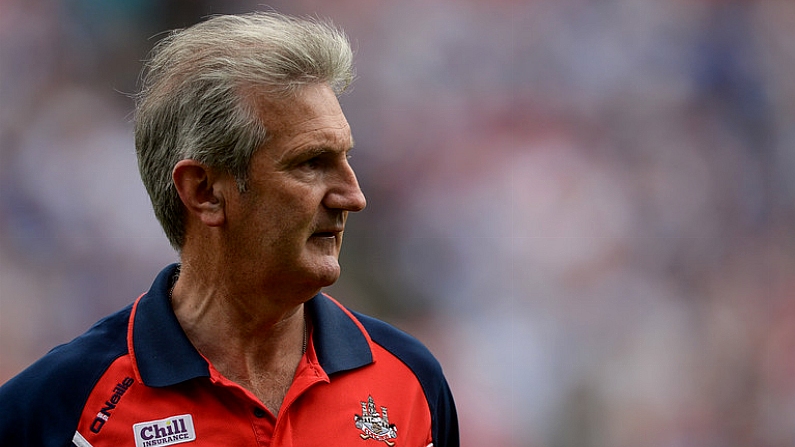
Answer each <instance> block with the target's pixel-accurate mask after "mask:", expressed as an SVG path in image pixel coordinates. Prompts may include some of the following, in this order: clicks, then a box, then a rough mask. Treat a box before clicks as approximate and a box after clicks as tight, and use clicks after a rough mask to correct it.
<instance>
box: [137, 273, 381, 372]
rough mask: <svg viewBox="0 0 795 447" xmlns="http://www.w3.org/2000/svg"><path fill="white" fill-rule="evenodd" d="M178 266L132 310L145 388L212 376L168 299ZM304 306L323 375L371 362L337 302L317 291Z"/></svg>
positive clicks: (360, 335)
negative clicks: (310, 323) (310, 324)
mask: <svg viewBox="0 0 795 447" xmlns="http://www.w3.org/2000/svg"><path fill="white" fill-rule="evenodd" d="M176 270H177V264H172V265H169V266H168V267H166V268H165V269H163V270H162V271H161V272H160V274H159V275H158V276H157V278H156V279H155V281H154V283H153V284H152V287H151V288H150V289H149V292H147V293H146V295H144V296H143V297H142V298H141V300H140V301H139V302H138V305H137V307H136V310H135V320H134V322H133V334H132V335H133V351H134V352H135V361H136V362H137V366H138V371H139V372H140V374H141V378H142V379H143V381H144V383H145V384H146V385H147V386H152V387H164V386H170V385H175V384H177V383H181V382H184V381H186V380H190V379H193V378H196V377H209V376H210V371H209V365H208V364H207V361H206V360H204V357H202V356H201V354H199V352H198V351H197V350H196V348H194V347H193V345H192V344H191V342H190V340H188V337H187V336H186V335H185V332H184V331H183V330H182V327H181V326H180V325H179V321H177V317H176V316H175V315H174V311H173V310H172V308H171V303H170V302H169V299H168V291H169V289H170V287H171V282H172V278H173V277H174V273H175V272H176ZM305 306H306V310H307V315H309V317H310V318H311V321H312V327H313V333H312V342H313V343H314V347H315V351H316V352H317V357H318V361H319V362H320V366H321V367H322V368H323V370H324V371H325V372H326V374H328V375H329V376H331V375H332V374H334V373H337V372H340V371H347V370H351V369H355V368H359V367H361V366H364V365H368V364H370V363H372V361H373V354H372V351H371V350H370V344H369V343H368V341H367V337H365V335H364V334H363V333H362V330H361V329H359V326H357V325H356V323H355V322H354V321H353V320H351V318H350V317H349V316H348V314H346V313H345V312H344V311H343V310H342V309H340V307H339V306H337V304H336V303H334V302H333V301H332V300H330V299H329V298H328V297H326V296H325V295H323V294H322V293H319V294H317V295H316V296H315V297H314V298H312V299H311V300H309V301H308V302H307V303H306V305H305Z"/></svg>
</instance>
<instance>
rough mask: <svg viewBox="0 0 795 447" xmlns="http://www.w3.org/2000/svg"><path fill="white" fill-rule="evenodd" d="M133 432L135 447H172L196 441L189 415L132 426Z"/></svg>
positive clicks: (191, 419)
mask: <svg viewBox="0 0 795 447" xmlns="http://www.w3.org/2000/svg"><path fill="white" fill-rule="evenodd" d="M133 432H135V445H136V446H137V447H151V446H164V445H174V444H179V443H182V442H189V441H195V440H196V430H194V429H193V417H192V416H191V415H189V414H183V415H180V416H171V417H167V418H165V419H160V420H157V421H149V422H141V423H140V424H135V425H133Z"/></svg>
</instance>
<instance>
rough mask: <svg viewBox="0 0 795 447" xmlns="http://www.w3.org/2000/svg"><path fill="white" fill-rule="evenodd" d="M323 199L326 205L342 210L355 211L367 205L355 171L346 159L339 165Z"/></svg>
mask: <svg viewBox="0 0 795 447" xmlns="http://www.w3.org/2000/svg"><path fill="white" fill-rule="evenodd" d="M324 201H325V205H326V207H328V208H330V209H339V210H343V211H352V212H357V211H361V210H363V209H364V208H365V207H366V206H367V199H366V198H365V197H364V193H363V192H362V189H361V188H360V187H359V181H358V180H357V179H356V173H355V172H354V171H353V168H352V167H351V165H350V164H348V162H347V160H346V161H345V163H344V166H341V167H340V170H339V172H338V174H337V175H336V176H335V179H334V182H333V184H332V185H331V187H330V190H329V192H328V194H326V198H325V200H324Z"/></svg>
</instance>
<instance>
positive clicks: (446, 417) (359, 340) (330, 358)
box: [0, 265, 458, 447]
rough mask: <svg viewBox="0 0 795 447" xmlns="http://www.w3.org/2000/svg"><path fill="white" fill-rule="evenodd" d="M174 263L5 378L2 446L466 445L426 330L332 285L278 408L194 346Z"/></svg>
mask: <svg viewBox="0 0 795 447" xmlns="http://www.w3.org/2000/svg"><path fill="white" fill-rule="evenodd" d="M175 269H176V266H175V265H172V266H169V267H168V268H166V269H165V270H164V271H163V272H161V274H160V275H159V276H158V278H157V279H156V280H155V282H154V284H153V285H152V288H151V289H150V291H149V292H148V293H146V294H144V295H143V296H141V297H140V298H139V299H138V300H137V301H136V302H135V303H134V304H133V305H131V306H128V307H127V308H126V309H124V310H122V311H120V312H118V313H116V314H114V315H112V316H110V317H108V318H106V319H104V320H102V321H100V322H99V323H97V324H96V325H94V326H93V327H92V328H91V329H90V330H89V331H87V332H86V333H85V334H83V335H82V336H80V337H78V338H77V339H75V340H73V341H72V342H70V343H68V344H66V345H63V346H60V347H58V348H56V349H54V350H53V351H51V352H50V353H49V354H47V355H46V356H45V357H44V358H42V359H41V360H39V361H38V362H37V363H35V364H34V365H32V366H31V367H29V368H28V369H27V370H25V371H23V372H22V373H21V374H20V375H19V376H17V377H15V378H14V379H12V380H10V381H9V382H8V383H7V384H5V385H4V386H3V387H1V388H0V445H42V446H50V445H52V446H66V445H76V446H78V447H89V446H94V447H104V446H114V447H122V446H129V447H133V446H136V447H151V446H169V445H180V446H183V445H184V447H201V446H221V445H229V446H285V447H287V446H291V447H292V446H294V447H299V446H306V447H310V446H321V445H322V446H326V447H333V446H345V447H351V446H354V447H355V446H361V447H370V446H372V447H376V446H379V445H384V444H385V445H388V446H393V445H395V446H411V447H426V446H429V445H433V446H436V447H446V446H458V428H457V421H456V415H455V406H454V403H453V400H452V396H451V394H450V391H449V388H448V386H447V383H446V381H445V379H444V376H443V375H442V372H441V368H440V366H439V364H438V362H437V361H436V360H435V359H434V358H433V357H432V355H431V354H430V352H428V350H427V349H426V348H425V347H424V346H422V345H421V344H420V343H419V342H418V341H417V340H415V339H414V338H412V337H410V336H408V335H406V334H405V333H403V332H400V331H398V330H397V329H395V328H393V327H391V326H389V325H387V324H386V323H383V322H380V321H378V320H375V319H372V318H369V317H365V316H362V315H358V314H355V313H353V312H350V311H349V310H347V309H345V308H344V307H343V306H342V305H340V304H339V303H338V302H336V301H334V300H333V299H331V298H329V297H328V296H326V295H323V294H319V295H318V296H316V297H315V298H313V299H312V300H310V301H309V302H307V304H306V309H307V315H309V317H310V319H311V327H312V333H311V337H309V342H308V344H307V351H306V353H305V355H304V357H303V358H302V359H301V362H300V364H299V366H298V369H297V370H296V374H295V378H294V380H293V383H292V385H291V387H290V389H289V391H288V392H287V395H286V396H285V399H284V402H283V403H282V407H281V409H280V411H279V414H278V415H274V414H272V413H271V412H270V411H269V410H268V409H267V408H265V407H264V406H263V405H262V403H261V402H260V401H259V399H257V398H256V397H255V396H254V395H253V394H252V393H250V392H249V391H247V390H245V389H244V388H242V387H240V386H239V385H237V384H236V383H234V382H232V381H230V380H228V379H227V378H225V377H224V376H222V375H221V374H220V373H219V372H218V371H217V370H216V369H215V368H214V367H213V366H212V365H211V364H210V363H209V362H208V361H207V360H206V359H205V358H204V357H203V356H202V355H201V354H199V352H198V351H196V349H195V348H194V347H193V345H192V344H191V343H190V341H189V340H188V338H187V337H186V336H185V333H184V332H183V331H182V328H181V327H180V325H179V323H178V321H177V319H176V317H175V315H174V313H173V311H172V309H171V306H170V303H169V301H168V297H167V291H168V290H169V285H170V280H171V278H172V277H173V274H174V272H175Z"/></svg>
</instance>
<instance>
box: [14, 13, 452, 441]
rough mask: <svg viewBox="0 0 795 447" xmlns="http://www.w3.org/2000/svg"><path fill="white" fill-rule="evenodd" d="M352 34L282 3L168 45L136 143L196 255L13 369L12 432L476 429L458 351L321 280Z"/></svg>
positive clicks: (411, 433)
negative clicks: (348, 301) (459, 398)
mask: <svg viewBox="0 0 795 447" xmlns="http://www.w3.org/2000/svg"><path fill="white" fill-rule="evenodd" d="M351 60H352V55H351V50H350V47H349V44H348V42H347V40H346V38H345V37H344V35H343V34H342V33H341V32H339V31H338V30H336V29H335V28H333V27H331V26H328V25H326V24H323V23H320V22H317V21H307V20H300V19H295V18H290V17H285V16H281V15H278V14H275V13H268V14H263V13H258V14H250V15H245V16H220V17H215V18H212V19H210V20H207V21H205V22H203V23H200V24H198V25H195V26H194V27H191V28H188V29H186V30H182V31H179V32H176V33H173V34H172V35H170V36H169V37H167V38H166V39H165V40H164V41H163V42H161V43H160V44H158V46H157V47H156V48H155V51H154V52H153V57H152V59H151V60H150V62H149V64H148V69H147V71H146V73H145V76H144V77H143V89H142V92H141V95H140V97H139V98H138V99H139V101H138V109H137V114H136V123H135V127H136V129H135V132H136V150H137V153H138V157H139V167H140V170H141V176H142V179H143V181H144V184H145V186H146V188H147V191H148V193H149V195H150V197H151V200H152V203H153V206H154V210H155V214H156V216H157V218H158V220H159V221H160V222H161V224H162V225H163V228H164V229H165V232H166V235H167V236H168V238H169V241H170V242H171V244H172V245H173V246H174V247H175V248H176V249H177V250H178V251H179V254H180V261H181V262H180V264H179V265H172V266H169V267H167V268H166V269H165V270H163V271H162V272H161V273H160V275H159V276H158V277H157V279H155V281H154V284H153V285H152V286H151V288H150V290H149V291H148V292H147V293H145V294H144V295H142V296H141V297H140V298H138V300H136V301H135V302H134V303H133V304H132V305H130V306H129V307H127V308H126V309H124V310H122V311H120V312H118V313H116V314H114V315H111V316H109V317H107V318H106V319H104V320H102V321H100V322H99V323H97V324H96V325H95V326H94V327H92V328H91V329H90V330H89V331H88V332H86V333H85V334H83V335H82V336H80V337H78V338H77V339H75V340H73V341H72V342H70V343H68V344H66V345H63V346H60V347H58V348H55V349H54V350H53V351H51V352H50V353H49V354H47V355H46V356H45V357H44V358H42V359H41V360H39V361H38V362H36V363H35V364H34V365H32V366H31V367H29V368H28V369H27V370H25V371H24V372H22V373H21V374H20V375H18V376H17V377H15V378H14V379H12V380H10V381H9V382H8V383H7V384H6V385H4V386H3V387H2V388H0V445H4V446H5V445H8V446H11V445H14V446H33V445H35V446H65V445H76V446H80V447H84V446H95V447H100V446H137V447H148V446H166V445H173V444H180V443H192V445H195V446H197V447H198V446H220V445H228V446H246V445H251V446H255V445H262V446H295V447H299V446H320V445H323V446H346V447H350V446H361V447H368V446H373V447H375V446H378V445H381V444H382V443H383V444H386V445H389V446H393V445H400V446H412V447H415V446H419V447H426V446H436V447H448V446H458V431H457V430H458V427H457V420H456V413H455V407H454V404H453V400H452V396H451V394H450V391H449V388H448V386H447V383H446V381H445V379H444V377H443V375H442V372H441V368H440V366H439V364H438V362H437V361H436V360H435V359H434V358H433V357H432V356H431V354H430V353H429V352H428V351H427V349H425V348H424V347H423V346H422V345H421V344H420V343H419V342H418V341H416V340H415V339H413V338H411V337H409V336H408V335H405V334H404V333H402V332H399V331H398V330H396V329H394V328H392V327H391V326H389V325H387V324H385V323H382V322H380V321H377V320H374V319H372V318H368V317H365V316H362V315H358V314H355V313H353V312H351V311H349V310H347V309H346V308H344V307H343V306H341V305H340V304H339V303H338V302H336V301H334V300H333V299H332V298H330V297H328V296H326V295H324V294H322V293H320V290H321V288H322V287H324V286H328V285H330V284H332V283H334V282H335V281H336V280H337V278H338V276H339V274H340V266H339V264H338V255H339V250H340V246H341V242H342V234H343V231H344V227H345V222H346V218H347V215H348V213H349V212H355V211H360V210H362V209H363V208H364V207H365V198H364V195H363V194H362V192H361V190H360V189H359V185H358V183H357V180H356V176H355V175H354V172H353V170H352V169H351V167H350V165H349V164H348V155H349V151H350V150H351V148H352V147H353V140H352V138H351V132H350V128H349V126H348V123H347V121H346V119H345V116H344V115H343V113H342V110H341V109H340V106H339V103H338V101H337V95H338V94H339V93H340V92H341V91H343V90H344V89H345V88H346V87H347V85H348V84H349V83H350V82H351V80H352V65H351Z"/></svg>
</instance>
